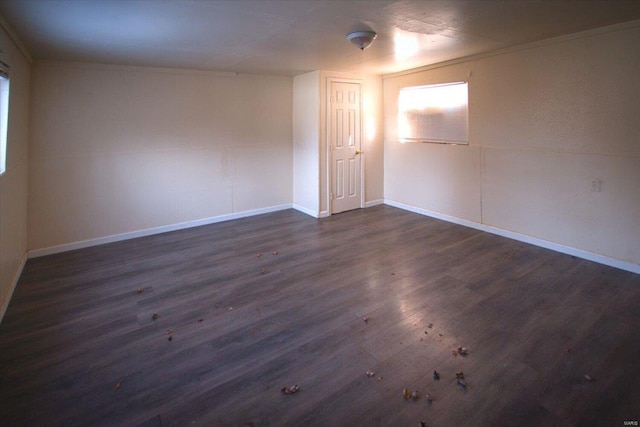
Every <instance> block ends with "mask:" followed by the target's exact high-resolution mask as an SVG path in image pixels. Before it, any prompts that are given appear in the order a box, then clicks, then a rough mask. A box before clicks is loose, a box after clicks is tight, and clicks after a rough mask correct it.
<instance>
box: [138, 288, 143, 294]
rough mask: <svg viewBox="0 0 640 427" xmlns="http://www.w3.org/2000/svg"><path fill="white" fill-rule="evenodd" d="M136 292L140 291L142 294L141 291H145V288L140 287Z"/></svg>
mask: <svg viewBox="0 0 640 427" xmlns="http://www.w3.org/2000/svg"><path fill="white" fill-rule="evenodd" d="M136 292H138V293H139V294H141V293H143V292H144V288H138V289H137V290H136Z"/></svg>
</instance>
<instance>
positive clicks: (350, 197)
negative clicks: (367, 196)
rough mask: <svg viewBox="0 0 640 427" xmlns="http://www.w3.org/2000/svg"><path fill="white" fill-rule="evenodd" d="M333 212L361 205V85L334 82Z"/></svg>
mask: <svg viewBox="0 0 640 427" xmlns="http://www.w3.org/2000/svg"><path fill="white" fill-rule="evenodd" d="M329 102H330V103H331V108H330V112H329V117H330V123H329V144H330V150H331V151H330V153H331V195H330V196H331V213H338V212H343V211H348V210H351V209H357V208H359V207H361V199H362V188H361V187H362V186H361V179H362V177H361V173H360V171H361V167H362V165H361V162H360V159H361V151H360V150H361V146H362V145H361V144H362V141H361V136H360V84H359V83H345V82H335V81H334V82H331V94H330V98H329Z"/></svg>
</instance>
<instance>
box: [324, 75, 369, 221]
mask: <svg viewBox="0 0 640 427" xmlns="http://www.w3.org/2000/svg"><path fill="white" fill-rule="evenodd" d="M333 83H353V84H357V85H358V86H360V95H359V96H360V99H359V100H358V101H359V105H360V111H359V113H360V151H362V153H361V154H359V157H360V158H359V159H358V161H359V162H360V209H362V208H364V207H365V201H364V199H365V197H364V189H365V185H364V184H365V183H364V175H365V174H364V165H365V162H364V156H365V155H366V152H365V150H363V145H364V133H363V131H364V126H363V122H364V120H363V119H364V118H363V117H362V113H363V108H362V100H363V94H362V79H347V78H340V77H327V80H326V87H325V95H326V100H325V104H326V111H325V118H326V119H325V124H324V125H325V146H326V150H327V152H326V156H327V157H326V158H327V164H326V171H325V173H326V176H327V182H326V193H327V200H326V202H327V212H328V215H333V200H332V199H331V188H332V187H333V186H332V184H333V176H332V174H331V165H332V164H333V163H332V162H333V156H332V151H331V85H332V84H333Z"/></svg>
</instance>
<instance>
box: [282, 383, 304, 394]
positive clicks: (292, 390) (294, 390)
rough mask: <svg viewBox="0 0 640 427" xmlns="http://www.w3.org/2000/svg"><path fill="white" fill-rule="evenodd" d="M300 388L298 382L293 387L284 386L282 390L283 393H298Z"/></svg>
mask: <svg viewBox="0 0 640 427" xmlns="http://www.w3.org/2000/svg"><path fill="white" fill-rule="evenodd" d="M299 390H300V387H299V386H298V384H295V385H292V386H291V387H286V386H285V387H282V389H280V391H281V392H282V393H283V394H294V393H297V392H298V391H299Z"/></svg>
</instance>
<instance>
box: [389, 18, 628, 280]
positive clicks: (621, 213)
mask: <svg viewBox="0 0 640 427" xmlns="http://www.w3.org/2000/svg"><path fill="white" fill-rule="evenodd" d="M638 46H640V28H639V27H638V26H635V27H634V26H631V27H629V26H626V27H624V26H619V27H611V28H609V29H607V30H601V31H598V32H591V33H585V34H581V35H575V36H573V37H570V38H564V39H557V40H554V41H550V42H548V43H544V44H542V43H540V44H537V45H535V46H533V45H532V46H529V47H527V48H525V49H521V50H517V51H511V52H505V53H502V54H498V55H494V56H489V57H484V58H481V59H475V60H469V61H465V62H460V63H456V64H452V65H448V66H444V67H439V68H433V69H430V70H422V71H419V72H415V73H407V74H404V75H396V76H388V77H387V78H385V80H384V95H385V151H384V155H385V199H387V200H389V201H391V202H396V203H398V204H404V205H407V206H412V207H416V208H420V209H424V210H426V211H430V212H433V213H436V214H440V215H444V216H451V217H455V218H459V219H462V220H465V221H470V222H473V223H478V224H483V225H487V226H491V227H495V228H497V229H501V230H506V231H510V232H513V233H517V234H520V235H523V236H531V237H533V238H536V239H541V240H544V241H548V242H551V243H554V244H558V245H562V246H566V247H569V248H575V249H577V250H579V251H586V252H589V253H592V254H596V255H598V256H603V257H607V258H610V259H613V260H617V261H621V262H622V263H626V264H627V265H628V266H631V267H632V269H634V267H633V266H640V184H639V183H640V120H638V117H639V116H638V111H640V79H638V70H640V49H638ZM470 74H471V75H470ZM460 80H468V81H469V114H470V115H469V146H447V145H435V144H415V143H414V144H411V143H409V144H400V143H398V142H397V136H396V133H395V129H396V127H395V126H396V115H397V106H396V102H394V100H396V99H397V94H398V90H399V88H400V87H403V86H411V85H416V84H430V83H443V82H450V81H460ZM592 180H600V182H601V185H602V186H601V191H600V192H593V191H591V189H592Z"/></svg>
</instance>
